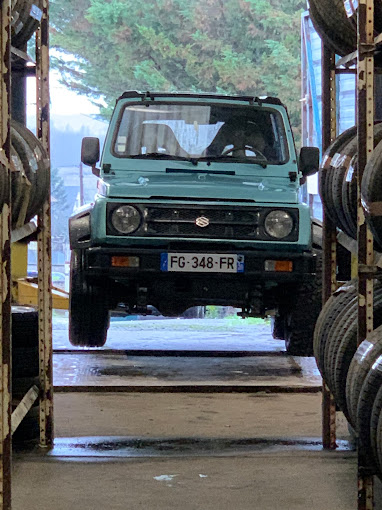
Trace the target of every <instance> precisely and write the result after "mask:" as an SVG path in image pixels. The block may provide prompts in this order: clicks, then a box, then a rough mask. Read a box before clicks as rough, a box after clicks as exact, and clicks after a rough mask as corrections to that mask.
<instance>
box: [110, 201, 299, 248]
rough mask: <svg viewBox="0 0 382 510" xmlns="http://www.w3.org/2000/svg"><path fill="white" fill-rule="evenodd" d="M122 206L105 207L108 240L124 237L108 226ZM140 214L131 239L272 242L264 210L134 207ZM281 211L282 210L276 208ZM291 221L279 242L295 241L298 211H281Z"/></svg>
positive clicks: (163, 206)
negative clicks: (205, 222) (204, 222)
mask: <svg viewBox="0 0 382 510" xmlns="http://www.w3.org/2000/svg"><path fill="white" fill-rule="evenodd" d="M121 205H124V204H118V203H108V204H107V223H106V225H107V227H106V232H107V234H108V235H112V236H124V234H122V233H120V232H118V231H117V230H116V229H115V228H114V227H113V225H112V213H113V211H114V210H115V209H116V208H117V207H119V206H121ZM134 206H135V207H136V208H137V209H139V210H140V211H141V214H142V222H141V225H140V227H139V228H138V229H137V230H136V231H135V232H134V233H132V234H131V236H133V237H135V238H136V237H166V238H174V239H176V238H181V237H182V238H187V239H193V238H198V239H206V240H213V239H219V240H223V239H227V240H264V241H275V239H274V238H271V237H269V235H268V234H267V233H266V232H265V229H264V221H265V216H266V215H267V214H268V213H269V212H270V211H271V210H272V209H270V208H268V207H248V206H247V207H245V206H239V205H232V206H218V205H204V206H201V205H199V204H195V206H194V207H190V206H188V205H187V204H180V205H174V204H171V205H170V204H163V205H162V204H155V205H152V204H147V203H143V204H141V203H138V204H137V203H134ZM278 209H284V208H278ZM285 210H287V211H288V212H289V213H290V214H291V215H292V217H293V221H294V228H293V230H292V232H291V233H290V234H289V236H287V237H285V238H283V239H281V240H280V241H281V242H295V241H297V240H298V229H299V227H298V223H299V216H298V210H297V209H293V208H285ZM201 217H204V218H207V220H208V225H207V226H202V227H201V226H198V225H197V224H196V220H197V219H198V218H201Z"/></svg>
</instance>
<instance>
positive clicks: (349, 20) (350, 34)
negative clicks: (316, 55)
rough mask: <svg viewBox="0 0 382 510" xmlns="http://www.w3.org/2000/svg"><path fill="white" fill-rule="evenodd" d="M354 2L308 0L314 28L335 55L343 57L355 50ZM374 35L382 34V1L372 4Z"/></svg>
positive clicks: (355, 21) (355, 13)
mask: <svg viewBox="0 0 382 510" xmlns="http://www.w3.org/2000/svg"><path fill="white" fill-rule="evenodd" d="M353 4H354V6H355V5H356V2H344V0H309V12H310V18H311V20H312V22H313V25H314V28H315V29H316V31H317V33H318V34H319V35H320V37H321V39H322V40H323V41H324V42H325V44H326V46H327V47H328V48H330V49H331V50H332V51H333V52H334V53H336V54H337V55H341V56H345V55H348V54H349V53H352V52H353V51H355V50H356V49H357V11H356V8H355V7H354V6H353ZM374 24H375V35H378V34H379V33H381V32H382V0H375V2H374Z"/></svg>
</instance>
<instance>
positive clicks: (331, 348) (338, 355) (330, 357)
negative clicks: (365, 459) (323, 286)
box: [313, 280, 382, 424]
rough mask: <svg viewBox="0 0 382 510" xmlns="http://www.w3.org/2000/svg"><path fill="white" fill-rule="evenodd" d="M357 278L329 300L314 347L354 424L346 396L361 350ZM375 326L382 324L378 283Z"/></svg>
mask: <svg viewBox="0 0 382 510" xmlns="http://www.w3.org/2000/svg"><path fill="white" fill-rule="evenodd" d="M357 292H358V291H357V281H356V280H352V281H350V282H348V283H347V284H345V285H344V286H342V287H340V288H339V289H338V290H337V291H336V292H335V293H334V294H333V295H332V296H331V297H330V298H329V300H328V301H327V302H326V303H325V306H324V307H323V309H322V312H321V314H320V316H319V318H318V321H317V324H316V329H315V333H314V340H313V347H314V354H315V357H316V361H317V365H318V368H319V370H320V372H321V374H322V377H323V378H324V379H325V382H326V383H327V385H328V387H329V389H330V391H331V392H332V393H333V395H334V399H335V402H336V404H337V406H338V407H339V409H340V410H341V411H342V412H343V413H344V414H345V416H346V417H347V419H348V420H349V421H350V423H352V424H353V420H351V419H350V412H349V409H348V401H347V398H346V384H347V376H348V372H349V367H350V364H351V362H352V359H353V356H354V354H355V353H356V351H357V323H358V297H357ZM374 314H375V315H374V327H375V328H376V327H379V326H380V325H381V324H382V284H381V283H380V282H375V283H374Z"/></svg>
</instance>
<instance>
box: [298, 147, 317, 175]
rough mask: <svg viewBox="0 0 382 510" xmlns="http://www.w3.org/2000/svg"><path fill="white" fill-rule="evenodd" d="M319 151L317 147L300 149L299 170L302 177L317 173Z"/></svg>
mask: <svg viewBox="0 0 382 510" xmlns="http://www.w3.org/2000/svg"><path fill="white" fill-rule="evenodd" d="M319 166H320V150H319V149H318V148H317V147H302V148H301V151H300V160H299V170H300V172H301V173H302V176H303V177H307V176H308V175H313V174H315V173H316V172H318V168H319Z"/></svg>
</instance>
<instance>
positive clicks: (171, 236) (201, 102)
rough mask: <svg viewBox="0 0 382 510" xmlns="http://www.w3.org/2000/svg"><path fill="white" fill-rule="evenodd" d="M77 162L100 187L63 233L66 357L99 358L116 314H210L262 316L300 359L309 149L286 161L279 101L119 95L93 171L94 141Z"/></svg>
mask: <svg viewBox="0 0 382 510" xmlns="http://www.w3.org/2000/svg"><path fill="white" fill-rule="evenodd" d="M81 159H82V162H83V163H84V164H86V165H90V166H91V167H92V169H93V173H94V174H95V175H97V176H98V177H99V180H98V186H97V195H96V197H95V201H94V203H93V204H91V205H88V206H85V207H84V208H82V209H81V210H80V211H79V212H77V214H75V215H74V216H72V217H71V218H70V221H69V231H70V243H71V249H72V258H71V295H70V315H69V318H70V324H69V332H70V341H71V343H72V344H73V345H82V346H102V345H103V344H104V343H105V341H106V336H107V330H108V327H109V320H110V319H109V316H110V311H112V310H115V309H116V308H118V309H119V310H124V311H125V313H126V314H146V313H150V310H151V309H152V307H156V308H157V309H158V310H160V312H161V313H162V314H164V315H167V316H179V315H180V314H181V313H182V312H184V311H185V310H186V309H188V308H190V307H193V306H204V305H210V304H213V305H224V306H234V307H237V308H241V309H242V313H241V315H242V316H243V317H265V316H268V315H272V316H273V317H274V319H273V334H274V337H275V338H282V339H285V341H286V345H287V350H288V351H289V352H291V353H293V354H297V355H298V354H301V355H303V354H310V353H311V350H312V335H313V328H314V323H315V321H316V318H317V315H318V313H319V310H320V306H321V298H320V288H319V287H320V280H321V277H320V274H319V272H320V269H319V262H320V256H319V253H318V252H316V251H315V250H314V249H313V246H312V222H311V218H310V212H309V208H308V206H307V205H306V204H305V203H303V202H302V200H301V185H302V183H303V182H304V181H305V179H306V176H307V175H310V174H312V173H314V172H315V171H317V169H318V149H316V148H313V147H305V148H303V149H302V150H301V152H300V155H299V157H298V156H297V154H296V150H295V146H294V141H293V135H292V131H291V127H290V123H289V119H288V114H287V111H286V108H285V106H283V104H282V103H281V102H280V101H279V100H278V99H276V98H271V97H265V98H258V97H247V96H223V95H217V94H192V93H149V92H147V93H139V92H136V91H131V92H126V93H124V94H123V95H122V96H121V97H120V98H119V99H118V100H117V102H116V106H115V110H114V114H113V117H112V120H111V123H110V126H109V130H108V134H107V137H106V140H105V144H104V148H103V154H102V157H101V161H100V167H99V168H97V167H96V164H97V162H98V161H99V159H100V149H99V140H98V139H97V138H92V137H87V138H84V139H83V142H82V154H81Z"/></svg>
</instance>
